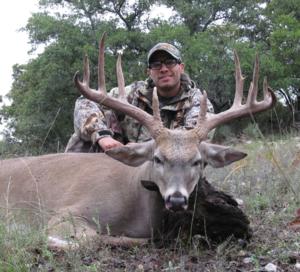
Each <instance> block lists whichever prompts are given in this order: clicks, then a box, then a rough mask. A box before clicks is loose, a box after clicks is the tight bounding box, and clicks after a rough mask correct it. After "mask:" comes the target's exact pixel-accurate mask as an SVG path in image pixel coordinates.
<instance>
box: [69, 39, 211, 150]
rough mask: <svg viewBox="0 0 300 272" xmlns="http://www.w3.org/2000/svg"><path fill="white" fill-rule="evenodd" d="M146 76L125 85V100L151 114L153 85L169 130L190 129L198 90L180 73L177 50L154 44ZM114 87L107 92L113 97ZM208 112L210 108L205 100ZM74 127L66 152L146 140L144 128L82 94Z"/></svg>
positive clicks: (146, 135)
mask: <svg viewBox="0 0 300 272" xmlns="http://www.w3.org/2000/svg"><path fill="white" fill-rule="evenodd" d="M147 62H148V69H147V73H148V76H149V78H148V79H147V80H146V81H137V82H134V83H133V84H131V85H130V86H127V87H126V94H127V100H128V102H129V103H131V104H133V105H135V106H137V107H139V108H142V109H143V110H145V111H147V112H148V113H152V92H153V88H154V87H155V86H156V88H157V93H158V97H159V103H160V113H161V118H162V121H163V123H164V125H165V126H166V127H168V128H170V129H191V128H193V127H194V126H195V125H196V122H197V116H198V113H199V110H200V97H201V95H202V93H201V91H200V90H199V89H198V88H196V86H195V83H194V82H193V81H192V80H191V79H190V78H189V76H188V75H187V74H185V73H184V63H182V58H181V54H180V52H179V50H178V49H177V48H176V47H175V46H173V45H171V44H168V43H158V44H156V45H155V46H154V47H153V48H152V49H151V50H150V51H149V53H148V57H147ZM117 92H118V90H117V88H114V89H112V90H111V92H110V95H113V96H117ZM208 111H209V112H213V107H212V105H211V103H210V102H208ZM74 129H75V133H74V134H73V135H72V137H71V139H70V140H69V143H68V145H67V147H66V152H89V151H106V150H108V149H110V148H114V147H117V146H120V145H123V144H126V143H129V142H142V141H147V140H150V138H151V137H150V135H149V134H148V132H147V130H146V129H145V128H144V127H143V126H142V125H140V124H139V123H138V121H136V120H134V119H132V118H131V117H128V116H124V115H122V114H118V113H115V112H113V111H111V110H109V109H105V108H104V107H103V106H100V105H97V104H96V103H94V102H92V101H89V100H88V99H86V98H84V97H80V98H78V99H77V101H76V104H75V110H74Z"/></svg>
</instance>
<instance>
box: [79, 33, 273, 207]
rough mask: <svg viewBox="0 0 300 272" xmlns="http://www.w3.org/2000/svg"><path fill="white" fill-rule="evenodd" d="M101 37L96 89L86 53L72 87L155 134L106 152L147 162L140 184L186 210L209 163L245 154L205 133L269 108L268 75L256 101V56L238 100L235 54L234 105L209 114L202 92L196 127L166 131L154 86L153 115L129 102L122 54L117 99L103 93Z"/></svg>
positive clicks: (239, 78)
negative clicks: (261, 95)
mask: <svg viewBox="0 0 300 272" xmlns="http://www.w3.org/2000/svg"><path fill="white" fill-rule="evenodd" d="M104 38H105V35H103V36H102V38H101V41H100V46H99V63H98V79H99V82H98V86H99V87H98V90H93V89H91V88H90V87H89V77H90V72H89V63H88V58H87V56H85V58H84V74H83V81H80V80H79V78H78V72H77V73H76V74H75V76H74V82H75V85H76V87H77V88H78V90H79V91H80V92H81V93H82V95H84V96H85V97H86V98H88V99H90V100H92V101H95V102H97V103H100V104H102V105H104V106H106V107H109V108H111V109H114V110H117V111H120V112H123V113H124V114H127V115H128V116H131V117H132V118H134V119H136V120H138V121H139V122H140V123H141V124H142V125H144V126H145V127H146V128H147V129H148V131H149V132H150V134H151V136H152V138H153V140H151V141H149V142H145V143H131V144H128V145H126V146H122V147H118V148H114V149H111V150H108V151H107V152H106V154H107V155H108V156H111V157H112V158H114V159H116V160H119V161H121V162H123V163H125V164H127V165H131V166H140V165H142V164H143V163H145V162H146V161H149V162H150V167H151V168H152V169H151V170H152V181H151V182H144V186H146V187H149V185H152V186H150V187H151V188H152V189H153V188H154V187H157V188H158V190H159V192H160V193H161V195H162V197H163V199H164V201H165V206H166V208H167V209H171V210H175V211H177V210H182V209H186V208H187V206H188V198H189V196H190V194H191V193H192V191H193V190H194V188H195V186H196V184H197V182H198V181H199V179H200V177H201V175H202V172H203V168H204V167H205V166H206V165H207V164H209V165H211V166H212V167H223V166H225V165H228V164H230V163H232V162H234V161H237V160H240V159H242V158H244V157H245V156H246V154H245V153H243V152H240V151H236V150H234V149H232V148H229V147H224V146H220V145H214V144H211V143H208V142H205V140H206V139H207V135H208V133H209V132H210V131H211V130H212V129H214V128H216V127H217V126H218V125H221V124H224V123H226V122H229V121H230V120H233V119H235V118H238V117H242V116H246V115H249V114H254V113H257V112H260V111H264V110H267V109H269V108H271V107H272V106H273V105H274V103H275V101H276V99H275V95H274V94H273V92H272V90H271V89H270V88H269V87H268V85H267V81H266V79H265V81H264V85H263V90H264V98H263V100H262V101H260V102H258V101H257V98H256V97H257V91H258V74H259V65H258V57H257V56H256V60H255V66H254V73H253V81H252V83H251V85H250V89H249V93H248V98H247V101H246V103H245V104H242V98H243V83H244V78H243V76H242V73H241V68H240V62H239V58H238V56H237V53H236V52H235V54H234V56H235V78H236V92H235V99H234V103H233V105H232V107H231V108H230V109H228V110H226V111H224V112H221V113H219V114H214V115H212V114H210V115H208V114H207V94H206V92H204V93H203V96H202V99H201V102H200V113H199V117H198V122H197V125H196V127H195V128H193V129H191V130H183V129H182V130H170V129H168V128H165V127H164V126H163V123H162V121H161V117H160V112H159V101H158V97H157V91H156V88H154V90H153V100H152V101H153V102H152V108H153V116H152V115H149V114H148V113H146V112H145V111H143V110H142V109H140V108H137V107H135V106H133V105H131V104H129V103H128V102H127V100H126V97H125V83H124V77H123V72H122V68H121V57H120V56H119V57H118V60H117V79H118V88H119V98H118V99H116V98H113V97H110V96H108V95H107V93H106V90H105V82H104ZM120 182H122V181H120ZM153 184H155V186H153Z"/></svg>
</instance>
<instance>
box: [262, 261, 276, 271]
mask: <svg viewBox="0 0 300 272" xmlns="http://www.w3.org/2000/svg"><path fill="white" fill-rule="evenodd" d="M265 270H266V271H267V272H276V271H277V266H276V265H275V264H272V263H268V264H267V265H266V266H265Z"/></svg>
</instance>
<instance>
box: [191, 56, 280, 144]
mask: <svg viewBox="0 0 300 272" xmlns="http://www.w3.org/2000/svg"><path fill="white" fill-rule="evenodd" d="M258 75H259V65H258V56H256V59H255V66H254V72H253V82H251V85H250V88H249V93H248V98H247V102H246V104H242V95H243V88H242V87H243V81H244V78H243V76H242V73H241V69H240V63H239V58H238V55H237V54H236V52H235V78H236V93H235V99H234V103H233V105H232V106H231V108H230V109H228V110H226V111H224V112H220V113H218V114H210V115H205V113H204V109H201V110H200V116H199V118H198V123H199V124H198V125H197V126H196V127H195V128H194V131H195V132H196V133H197V135H198V138H199V140H200V141H201V140H204V139H205V138H206V137H207V135H208V133H209V132H210V131H211V130H212V129H214V128H216V127H217V126H218V125H221V124H224V123H226V122H229V121H231V120H233V119H235V118H238V117H243V116H247V115H250V114H254V113H257V112H261V111H265V110H267V109H270V108H272V107H273V106H274V105H275V103H276V97H275V94H274V92H273V91H272V89H271V88H270V87H269V86H268V84H267V80H266V79H265V80H264V86H263V91H264V99H263V100H262V101H259V102H258V101H257V99H256V97H257V90H258ZM203 100H205V98H203ZM200 106H201V107H205V104H203V102H202V103H201V105H200ZM199 120H200V121H199Z"/></svg>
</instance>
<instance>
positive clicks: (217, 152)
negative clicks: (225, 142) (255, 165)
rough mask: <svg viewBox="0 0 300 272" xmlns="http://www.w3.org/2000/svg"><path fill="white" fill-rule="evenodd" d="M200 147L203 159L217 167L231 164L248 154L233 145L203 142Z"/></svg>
mask: <svg viewBox="0 0 300 272" xmlns="http://www.w3.org/2000/svg"><path fill="white" fill-rule="evenodd" d="M199 148H200V153H201V156H202V159H203V161H204V162H207V163H208V164H209V165H211V166H212V167H215V168H219V167H223V166H226V165H229V164H231V163H233V162H235V161H239V160H241V159H243V158H245V157H246V156H247V154H246V153H244V152H241V151H238V150H235V149H233V148H231V147H226V146H222V145H216V144H210V143H207V142H201V143H200V146H199Z"/></svg>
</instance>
